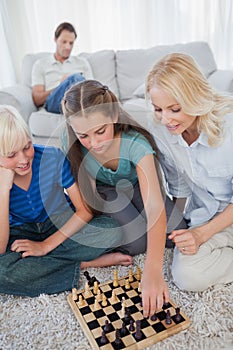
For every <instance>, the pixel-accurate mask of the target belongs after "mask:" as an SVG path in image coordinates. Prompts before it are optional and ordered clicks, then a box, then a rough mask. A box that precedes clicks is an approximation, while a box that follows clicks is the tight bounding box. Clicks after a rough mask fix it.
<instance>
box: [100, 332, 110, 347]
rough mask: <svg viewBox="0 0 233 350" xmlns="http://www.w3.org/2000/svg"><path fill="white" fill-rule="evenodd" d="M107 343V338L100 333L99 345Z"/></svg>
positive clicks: (103, 333)
mask: <svg viewBox="0 0 233 350" xmlns="http://www.w3.org/2000/svg"><path fill="white" fill-rule="evenodd" d="M107 343H108V338H107V337H106V334H105V331H103V332H102V336H101V338H100V344H101V345H105V344H107Z"/></svg>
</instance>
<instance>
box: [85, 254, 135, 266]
mask: <svg viewBox="0 0 233 350" xmlns="http://www.w3.org/2000/svg"><path fill="white" fill-rule="evenodd" d="M132 264H133V258H132V256H130V255H126V254H123V253H120V252H116V253H108V254H104V255H101V256H99V257H98V258H96V259H94V260H91V261H83V262H82V263H81V266H80V267H81V269H86V268H87V267H107V266H112V265H123V266H129V265H132Z"/></svg>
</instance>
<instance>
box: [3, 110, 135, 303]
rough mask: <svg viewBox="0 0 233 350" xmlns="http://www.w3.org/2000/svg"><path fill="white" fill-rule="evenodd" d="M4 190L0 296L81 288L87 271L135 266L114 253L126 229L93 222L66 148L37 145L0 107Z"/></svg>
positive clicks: (107, 222) (105, 221) (23, 125)
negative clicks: (78, 286)
mask: <svg viewBox="0 0 233 350" xmlns="http://www.w3.org/2000/svg"><path fill="white" fill-rule="evenodd" d="M64 189H65V190H66V192H67V194H68V196H69V197H68V196H66V195H65V193H64ZM0 193H1V206H0V293H6V294H16V295H27V296H32V297H34V296H37V295H39V294H41V293H47V294H51V293H58V292H62V291H65V290H70V289H71V288H72V287H77V285H78V280H79V272H80V269H82V268H87V267H90V266H93V267H97V266H109V265H118V264H121V265H129V264H132V262H133V259H132V257H131V256H129V255H125V254H122V253H120V252H115V253H114V252H112V250H113V249H114V248H115V247H116V246H118V245H119V244H120V242H121V240H122V234H121V233H122V232H121V230H120V228H117V227H116V224H114V222H113V221H112V220H111V218H107V217H103V216H99V217H95V218H94V219H92V218H93V215H92V213H91V212H90V211H89V210H88V209H87V206H86V205H85V203H84V202H83V200H82V197H81V195H80V192H79V189H78V186H77V184H76V183H75V180H74V178H73V176H72V174H71V170H70V165H69V162H68V160H67V159H66V157H65V156H64V154H63V153H62V152H61V150H59V149H57V148H55V147H46V146H42V145H33V143H32V140H31V136H30V132H29V129H28V126H27V125H26V123H25V121H24V120H23V118H22V117H21V115H20V114H19V113H18V112H17V111H16V110H15V109H14V108H13V107H10V106H0ZM91 219H92V220H91ZM90 220H91V221H90ZM88 222H90V223H89V224H88V225H86V224H87V223H88ZM105 253H108V254H105Z"/></svg>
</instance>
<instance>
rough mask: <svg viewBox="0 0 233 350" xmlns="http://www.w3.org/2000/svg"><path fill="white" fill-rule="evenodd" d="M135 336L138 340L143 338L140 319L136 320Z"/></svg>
mask: <svg viewBox="0 0 233 350" xmlns="http://www.w3.org/2000/svg"><path fill="white" fill-rule="evenodd" d="M134 338H135V339H136V340H141V339H142V331H141V321H140V320H137V321H136V332H135V334H134Z"/></svg>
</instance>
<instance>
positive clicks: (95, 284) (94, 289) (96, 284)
mask: <svg viewBox="0 0 233 350" xmlns="http://www.w3.org/2000/svg"><path fill="white" fill-rule="evenodd" d="M98 290H99V286H98V282H97V281H95V282H94V288H93V293H94V294H98Z"/></svg>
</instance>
